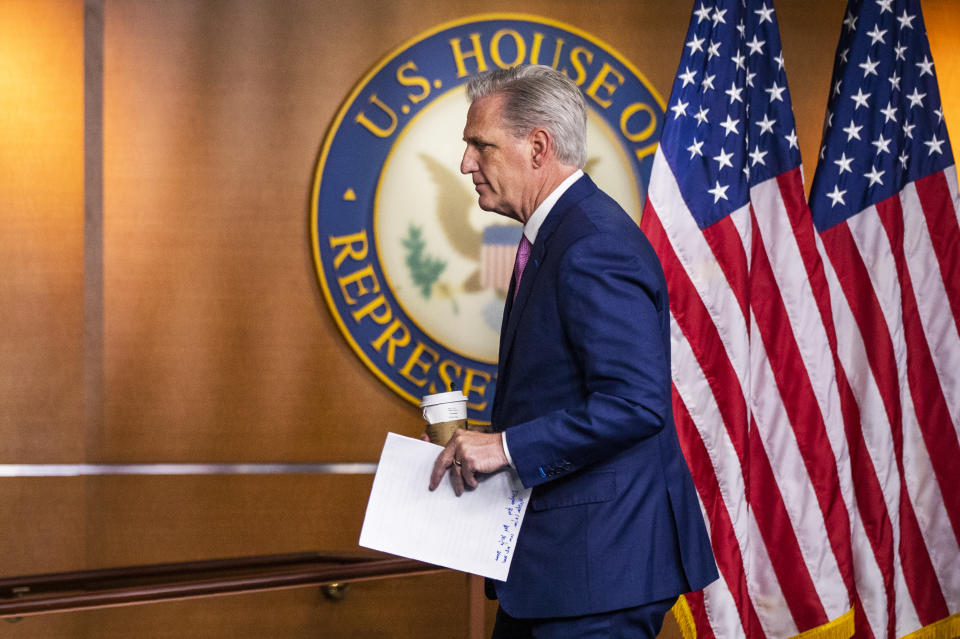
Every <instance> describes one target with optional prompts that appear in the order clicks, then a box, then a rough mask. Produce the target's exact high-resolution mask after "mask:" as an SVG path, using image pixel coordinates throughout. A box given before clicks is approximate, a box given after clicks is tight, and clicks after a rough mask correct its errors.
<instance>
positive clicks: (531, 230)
mask: <svg viewBox="0 0 960 639" xmlns="http://www.w3.org/2000/svg"><path fill="white" fill-rule="evenodd" d="M582 176H583V170H581V169H577V170H576V171H574V172H573V173H572V174H570V176H569V177H568V178H567V179H566V180H564V181H563V182H561V183H560V186H558V187H557V188H555V189H554V190H553V191H552V192H551V193H550V195H548V196H547V197H546V199H544V200H543V202H541V203H540V206H538V207H537V210H536V211H534V212H533V215H531V216H530V219H529V220H527V223H526V224H524V225H523V234H524V235H526V236H527V239H528V240H529V241H530V243H531V244H533V243H534V242H536V241H537V233H539V232H540V227H541V226H542V225H543V221H544V220H545V219H547V213H549V212H550V209H552V208H553V205H554V204H556V203H557V200H559V199H560V196H561V195H563V194H564V193H565V192H566V191H567V189H569V188H570V187H571V186H573V183H574V182H576V181H577V180H579V179H580V178H581V177H582Z"/></svg>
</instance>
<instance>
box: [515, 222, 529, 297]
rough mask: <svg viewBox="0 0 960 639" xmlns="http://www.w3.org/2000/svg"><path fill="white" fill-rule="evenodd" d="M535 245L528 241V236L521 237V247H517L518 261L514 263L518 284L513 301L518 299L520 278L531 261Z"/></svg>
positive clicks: (516, 284)
mask: <svg viewBox="0 0 960 639" xmlns="http://www.w3.org/2000/svg"><path fill="white" fill-rule="evenodd" d="M531 248H533V244H531V243H530V240H528V239H527V236H526V235H521V236H520V246H518V247H517V261H516V262H514V263H513V280H514V282H516V283H515V284H514V287H513V299H517V291H519V290H520V277H521V276H522V275H523V269H524V267H526V265H527V260H529V259H530V249H531Z"/></svg>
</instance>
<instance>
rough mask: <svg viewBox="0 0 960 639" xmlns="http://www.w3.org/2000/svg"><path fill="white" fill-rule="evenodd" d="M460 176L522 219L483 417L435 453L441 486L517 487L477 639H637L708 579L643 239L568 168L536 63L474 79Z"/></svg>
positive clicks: (571, 108) (560, 111)
mask: <svg viewBox="0 0 960 639" xmlns="http://www.w3.org/2000/svg"><path fill="white" fill-rule="evenodd" d="M467 92H468V96H469V98H470V100H471V106H470V110H469V112H468V115H467V123H466V127H465V128H464V133H463V139H464V141H465V142H466V144H467V148H466V151H465V152H464V155H463V161H462V163H461V166H460V170H461V171H462V172H463V173H465V174H469V175H471V176H472V178H473V183H474V185H475V187H476V191H477V194H478V196H479V202H480V207H481V208H482V209H484V210H488V211H493V212H496V213H499V214H501V215H505V216H507V217H510V218H513V219H515V220H519V221H520V222H521V223H523V225H524V230H523V239H522V240H521V245H520V248H519V250H518V259H517V268H516V269H515V272H514V280H513V282H511V285H510V290H509V292H508V294H507V302H506V308H505V310H504V320H503V328H502V331H501V335H500V361H499V376H498V380H497V389H496V397H495V399H494V405H493V413H492V424H493V428H494V430H495V431H498V432H496V433H490V434H488V433H478V432H468V431H460V432H459V433H458V434H457V435H456V436H455V437H454V438H453V439H452V440H451V441H450V443H449V444H448V445H447V447H446V448H445V449H444V451H443V452H442V453H441V454H440V455H439V456H438V458H437V461H436V464H435V467H434V471H433V475H432V476H431V479H430V487H431V489H433V488H436V486H437V485H438V484H439V482H440V481H441V480H442V479H443V476H444V475H445V474H447V473H448V472H449V475H450V480H451V481H452V482H453V486H454V490H455V491H456V492H457V494H458V495H459V494H462V492H463V491H464V488H465V487H474V486H476V485H477V479H478V477H477V475H478V474H483V473H490V472H494V471H496V470H499V469H501V468H503V467H505V466H507V465H511V466H513V467H514V468H515V469H516V471H517V473H518V474H519V476H520V480H521V481H522V482H523V484H524V485H525V486H531V487H533V494H532V496H531V499H530V504H529V508H528V510H527V514H526V518H525V520H524V522H523V526H522V528H521V530H520V534H519V537H518V539H517V545H516V548H515V551H514V556H513V562H512V564H511V568H510V575H509V578H508V579H507V581H506V582H489V583H488V592H489V591H491V590H492V591H495V594H496V596H497V598H498V599H499V603H500V607H499V610H498V612H497V622H496V626H495V628H494V633H493V636H494V638H495V639H501V638H507V637H536V638H551V639H553V638H561V637H571V638H572V637H578V638H580V637H654V636H656V634H657V632H659V629H660V626H661V623H662V621H663V617H664V614H665V613H666V612H667V610H669V609H670V607H671V606H672V605H673V603H674V602H675V601H676V598H677V596H678V595H679V594H681V593H684V592H690V591H693V590H699V589H700V588H703V587H704V586H706V585H707V584H709V583H710V582H711V581H713V580H714V579H715V578H716V577H717V570H716V564H715V563H714V559H713V554H712V552H711V549H710V542H709V540H708V538H707V534H706V530H705V528H704V523H703V518H702V515H701V512H700V507H699V503H698V501H697V496H696V493H695V491H694V487H693V482H692V480H691V478H690V471H689V470H688V468H687V466H686V463H685V462H684V459H683V455H682V454H681V451H680V445H679V442H678V440H677V434H676V431H675V428H674V424H673V417H672V408H671V394H670V312H669V306H668V302H667V288H666V283H665V281H664V277H663V272H662V269H661V267H660V264H659V262H658V260H657V257H656V254H655V253H654V251H653V249H652V247H651V246H650V244H649V242H647V240H646V238H645V237H644V235H643V233H642V232H641V231H640V229H639V228H638V227H637V226H636V224H635V223H634V222H633V221H632V220H631V219H630V217H629V216H628V215H627V214H626V213H625V212H624V211H623V209H622V208H621V207H620V206H619V205H618V204H617V203H616V202H614V201H613V200H612V199H611V198H610V197H609V196H607V195H606V194H605V193H603V192H602V191H600V190H599V189H598V188H597V187H596V185H594V183H593V181H592V180H591V179H590V178H589V177H588V176H586V175H584V174H583V171H582V169H581V167H583V165H584V162H585V160H586V107H585V104H584V101H583V97H582V95H581V93H580V91H579V89H578V88H577V86H576V85H575V84H574V83H573V82H572V81H571V80H570V79H568V78H567V77H566V76H564V75H563V74H561V73H558V72H557V71H555V70H553V69H551V68H549V67H543V66H526V67H516V68H513V69H506V70H497V71H493V72H491V73H488V74H484V75H481V76H478V77H476V78H474V79H473V80H472V81H471V82H470V84H469V85H468V89H467Z"/></svg>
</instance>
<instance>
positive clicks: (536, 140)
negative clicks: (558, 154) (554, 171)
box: [530, 128, 553, 169]
mask: <svg viewBox="0 0 960 639" xmlns="http://www.w3.org/2000/svg"><path fill="white" fill-rule="evenodd" d="M530 149H531V158H530V159H531V161H532V162H533V167H534V168H537V169H539V168H541V167H543V165H544V164H545V163H546V161H547V158H548V157H549V155H550V154H551V153H552V152H553V138H552V137H550V133H549V132H548V131H547V130H546V129H541V128H536V129H534V130H533V131H531V132H530Z"/></svg>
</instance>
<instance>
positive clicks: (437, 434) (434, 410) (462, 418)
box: [420, 391, 467, 446]
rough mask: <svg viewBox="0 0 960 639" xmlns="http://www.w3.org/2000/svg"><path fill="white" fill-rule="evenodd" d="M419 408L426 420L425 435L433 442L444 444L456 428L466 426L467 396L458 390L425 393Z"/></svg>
mask: <svg viewBox="0 0 960 639" xmlns="http://www.w3.org/2000/svg"><path fill="white" fill-rule="evenodd" d="M420 408H421V409H423V418H424V419H425V420H427V437H429V438H430V441H431V442H433V443H434V444H439V445H440V446H446V445H447V442H449V441H450V438H451V437H453V434H454V433H455V432H457V429H459V428H466V427H467V396H466V395H464V394H463V393H461V392H460V391H449V392H447V393H435V394H433V395H426V396H424V398H423V400H422V401H421V402H420Z"/></svg>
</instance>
